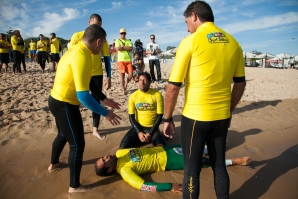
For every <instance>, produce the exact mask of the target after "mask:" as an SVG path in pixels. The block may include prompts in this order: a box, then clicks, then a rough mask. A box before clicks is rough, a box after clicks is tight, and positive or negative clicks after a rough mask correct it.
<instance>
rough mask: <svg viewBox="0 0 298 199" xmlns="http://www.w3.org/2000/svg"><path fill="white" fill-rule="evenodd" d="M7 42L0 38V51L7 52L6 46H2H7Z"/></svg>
mask: <svg viewBox="0 0 298 199" xmlns="http://www.w3.org/2000/svg"><path fill="white" fill-rule="evenodd" d="M8 46H9V43H8V41H6V40H0V53H8V52H9V51H8V48H4V47H8Z"/></svg>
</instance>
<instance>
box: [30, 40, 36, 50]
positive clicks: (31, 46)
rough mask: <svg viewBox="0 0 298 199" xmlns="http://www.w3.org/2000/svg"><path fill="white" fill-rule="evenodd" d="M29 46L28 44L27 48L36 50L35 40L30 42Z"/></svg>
mask: <svg viewBox="0 0 298 199" xmlns="http://www.w3.org/2000/svg"><path fill="white" fill-rule="evenodd" d="M29 46H30V48H29V50H36V43H35V42H30V43H29Z"/></svg>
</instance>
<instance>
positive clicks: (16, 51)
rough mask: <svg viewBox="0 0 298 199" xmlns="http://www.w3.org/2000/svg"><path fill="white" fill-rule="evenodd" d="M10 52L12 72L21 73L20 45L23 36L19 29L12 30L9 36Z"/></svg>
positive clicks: (22, 43)
mask: <svg viewBox="0 0 298 199" xmlns="http://www.w3.org/2000/svg"><path fill="white" fill-rule="evenodd" d="M11 45H12V54H13V73H15V72H17V73H21V67H20V62H21V45H24V41H23V38H22V36H21V33H20V31H19V30H14V31H13V36H12V37H11Z"/></svg>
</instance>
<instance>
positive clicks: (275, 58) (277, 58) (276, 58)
mask: <svg viewBox="0 0 298 199" xmlns="http://www.w3.org/2000/svg"><path fill="white" fill-rule="evenodd" d="M269 60H282V59H281V58H279V57H274V58H272V59H269Z"/></svg>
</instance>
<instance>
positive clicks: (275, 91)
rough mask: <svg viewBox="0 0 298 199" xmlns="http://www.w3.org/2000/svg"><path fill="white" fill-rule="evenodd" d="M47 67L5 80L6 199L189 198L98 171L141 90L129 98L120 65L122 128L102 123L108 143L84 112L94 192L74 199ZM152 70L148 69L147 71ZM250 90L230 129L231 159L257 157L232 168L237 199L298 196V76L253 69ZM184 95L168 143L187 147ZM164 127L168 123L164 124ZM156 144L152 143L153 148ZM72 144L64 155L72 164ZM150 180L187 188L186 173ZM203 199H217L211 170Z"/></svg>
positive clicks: (2, 194) (1, 85)
mask: <svg viewBox="0 0 298 199" xmlns="http://www.w3.org/2000/svg"><path fill="white" fill-rule="evenodd" d="M161 68H162V77H163V79H164V80H167V79H168V77H169V73H170V70H171V65H170V64H162V65H161ZM50 69H51V66H50V65H47V68H46V72H45V73H44V74H42V73H41V70H40V67H39V66H37V65H36V64H33V63H28V64H27V70H28V71H29V72H27V73H23V74H16V75H12V73H11V72H10V73H8V74H1V81H0V107H1V108H0V149H1V156H0V165H1V169H0V184H1V186H0V198H3V199H11V198H14V199H17V198H22V199H34V198H36V199H41V198H42V199H52V198H55V199H61V198H77V199H80V198H82V199H83V198H84V199H88V198H92V199H93V198H106V197H108V198H112V199H118V198H121V199H131V198H136V199H140V198H152V199H155V198H156V199H157V198H165V199H176V198H181V197H182V196H181V194H179V193H172V192H157V193H147V192H141V191H138V190H136V189H134V188H132V187H131V186H130V185H128V184H127V183H125V182H124V181H123V180H122V179H121V177H120V176H119V175H118V174H116V175H115V176H112V177H98V176H96V175H95V172H94V163H95V161H96V160H97V158H99V157H102V156H104V155H107V154H113V153H115V151H116V150H117V149H118V147H119V144H120V141H121V139H122V137H123V135H124V134H125V133H126V131H127V130H128V129H129V128H130V122H129V119H128V116H127V99H128V96H129V94H130V93H132V92H133V91H135V90H136V89H137V85H136V84H135V83H132V82H131V83H130V84H129V86H128V90H129V91H128V94H127V95H126V96H124V95H121V90H120V84H119V80H118V76H119V74H118V72H117V68H116V66H115V64H113V67H112V70H113V71H112V72H113V73H112V74H113V80H112V88H111V89H110V90H109V91H105V93H106V94H107V96H108V97H109V98H113V99H114V100H115V101H117V102H119V103H120V104H121V105H122V108H121V109H120V110H117V111H115V112H116V113H117V114H119V115H120V116H121V117H122V119H123V120H122V122H121V125H119V126H112V125H111V124H109V123H108V122H107V121H106V120H105V119H103V118H102V120H101V124H100V132H101V133H105V134H106V135H107V138H106V139H105V140H103V141H100V140H98V139H96V138H95V137H93V136H92V116H91V111H89V110H87V109H86V108H84V107H82V108H81V114H82V118H83V122H84V130H85V141H86V147H85V152H84V159H83V167H82V172H81V183H82V184H91V185H92V186H93V187H94V189H93V192H90V193H76V194H68V193H67V191H68V187H69V169H68V167H67V166H66V167H65V168H62V169H61V170H59V171H56V172H52V173H49V172H48V171H47V167H48V166H49V164H50V156H51V147H52V142H53V140H54V138H55V136H56V134H57V130H56V126H55V121H54V118H53V116H52V115H51V113H50V112H49V108H48V103H47V99H48V95H49V92H50V89H51V87H52V85H53V82H54V73H53V72H51V71H50ZM146 70H147V71H148V65H146ZM246 79H247V87H246V90H245V93H244V95H243V98H242V100H241V102H240V103H239V104H238V106H237V108H236V110H235V112H234V115H233V120H232V125H231V128H230V129H229V135H228V144H227V152H226V157H227V158H232V157H242V156H251V157H252V162H251V163H250V165H249V166H233V167H228V172H229V176H230V182H231V186H230V198H231V199H240V198H241V199H243V198H247V199H256V198H264V199H267V198H268V199H272V198H287V199H296V198H298V190H297V184H298V144H297V140H298V133H297V132H298V122H297V120H298V105H297V104H298V70H293V69H269V68H246ZM165 86H166V82H165V83H162V84H159V83H153V84H152V85H151V87H152V88H155V89H157V90H159V91H160V92H161V93H162V94H163V95H164V93H165V90H164V89H165ZM183 91H184V88H182V89H181V92H180V95H179V99H178V101H177V106H176V109H175V112H174V117H173V118H174V121H175V124H176V135H175V137H174V139H173V140H170V141H168V144H176V143H179V140H180V132H181V129H180V118H181V110H182V106H183V102H184V101H183ZM160 128H161V129H162V128H163V125H161V126H160ZM146 146H150V145H146ZM68 150H69V149H68V145H66V147H65V149H64V150H63V152H62V154H61V161H62V162H67V159H68ZM143 177H144V179H145V180H147V181H156V182H165V181H169V182H177V183H182V179H183V171H166V172H158V173H150V174H145V175H143ZM200 179H201V195H200V198H203V199H204V198H207V199H210V198H216V197H215V191H214V185H213V173H212V170H211V169H210V168H204V169H202V172H201V178H200Z"/></svg>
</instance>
